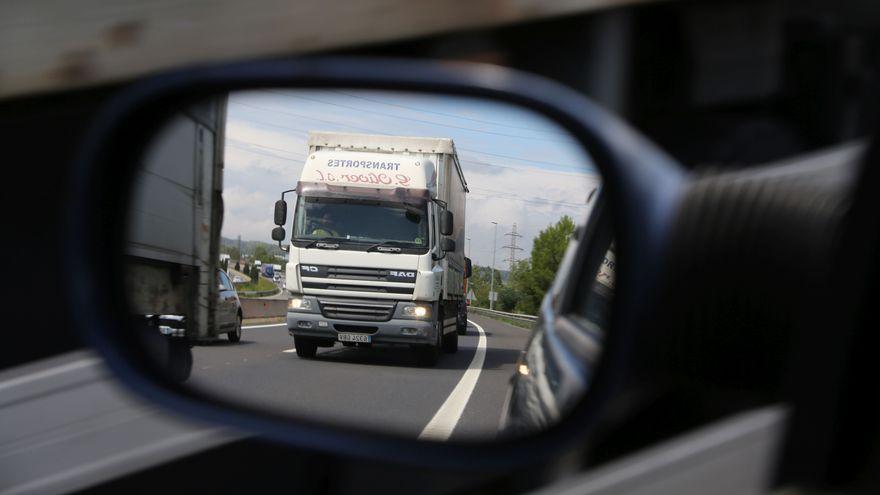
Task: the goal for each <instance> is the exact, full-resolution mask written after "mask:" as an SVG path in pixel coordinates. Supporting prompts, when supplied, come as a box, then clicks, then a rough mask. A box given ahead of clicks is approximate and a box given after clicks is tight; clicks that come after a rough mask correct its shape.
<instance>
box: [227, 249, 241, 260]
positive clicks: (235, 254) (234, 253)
mask: <svg viewBox="0 0 880 495" xmlns="http://www.w3.org/2000/svg"><path fill="white" fill-rule="evenodd" d="M226 252H227V253H229V259H231V260H235V261H236V262H237V261H238V260H239V259H241V251H239V250H238V248H237V247H231V246H230V247H227V248H226Z"/></svg>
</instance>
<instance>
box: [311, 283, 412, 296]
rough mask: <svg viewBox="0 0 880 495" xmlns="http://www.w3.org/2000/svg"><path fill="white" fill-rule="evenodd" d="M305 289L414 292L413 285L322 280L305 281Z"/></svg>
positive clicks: (383, 292)
mask: <svg viewBox="0 0 880 495" xmlns="http://www.w3.org/2000/svg"><path fill="white" fill-rule="evenodd" d="M302 286H303V289H324V290H351V291H357V292H375V293H377V294H412V293H413V288H412V287H376V286H374V285H351V284H325V283H322V282H303V283H302Z"/></svg>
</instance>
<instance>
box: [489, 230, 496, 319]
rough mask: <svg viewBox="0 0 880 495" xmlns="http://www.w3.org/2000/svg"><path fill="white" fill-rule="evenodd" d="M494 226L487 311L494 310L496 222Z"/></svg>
mask: <svg viewBox="0 0 880 495" xmlns="http://www.w3.org/2000/svg"><path fill="white" fill-rule="evenodd" d="M492 223H493V224H494V225H495V235H494V237H492V280H491V281H490V282H489V309H490V310H493V309H495V299H494V298H493V297H492V296H494V295H495V251H496V247H495V246H496V245H497V244H498V242H497V241H498V222H492Z"/></svg>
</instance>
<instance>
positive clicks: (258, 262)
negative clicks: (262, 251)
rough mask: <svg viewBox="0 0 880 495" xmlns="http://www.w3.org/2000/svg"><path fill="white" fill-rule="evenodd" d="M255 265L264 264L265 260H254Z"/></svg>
mask: <svg viewBox="0 0 880 495" xmlns="http://www.w3.org/2000/svg"><path fill="white" fill-rule="evenodd" d="M254 266H263V262H262V261H260V260H257V261H254Z"/></svg>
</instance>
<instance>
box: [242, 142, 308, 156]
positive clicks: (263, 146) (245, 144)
mask: <svg viewBox="0 0 880 495" xmlns="http://www.w3.org/2000/svg"><path fill="white" fill-rule="evenodd" d="M226 141H227V142H229V141H232V142H233V145H237V146H239V147H240V146H256V147H257V148H264V149H267V150H271V151H280V152H282V153H290V154H291V155H296V156H298V157H299V158H302V159H303V160H305V159H306V155H304V154H302V153H299V152H297V151H290V150H286V149H284V148H274V147H272V146H266V145H265V144H257V143H249V142H247V141H242V140H239V139H235V138H232V139H227V140H226Z"/></svg>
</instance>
